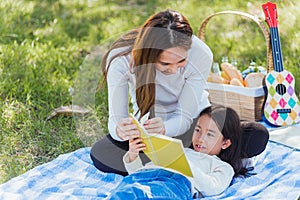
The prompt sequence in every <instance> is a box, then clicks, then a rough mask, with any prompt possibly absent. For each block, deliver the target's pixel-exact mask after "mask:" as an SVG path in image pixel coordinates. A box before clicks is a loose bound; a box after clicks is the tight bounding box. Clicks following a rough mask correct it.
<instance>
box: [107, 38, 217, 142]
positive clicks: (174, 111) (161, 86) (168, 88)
mask: <svg viewBox="0 0 300 200" xmlns="http://www.w3.org/2000/svg"><path fill="white" fill-rule="evenodd" d="M125 48H128V47H124V48H119V49H114V50H113V51H111V52H110V54H109V56H108V58H107V61H108V62H107V63H109V61H110V58H112V56H114V55H116V54H117V53H119V52H121V51H122V50H124V49H125ZM130 60H131V55H127V56H120V57H117V58H115V59H114V60H113V61H112V62H111V64H110V67H109V70H108V74H107V86H108V105H109V119H108V129H109V133H110V135H111V136H112V138H114V139H115V140H118V141H122V139H120V138H119V137H118V136H117V133H116V127H117V123H118V121H119V120H120V119H122V118H126V117H128V113H129V100H130V101H131V103H132V105H133V110H134V113H135V112H136V111H137V110H138V106H137V103H136V94H135V88H136V87H135V86H136V81H135V75H134V73H133V70H132V68H131V67H130ZM212 60H213V54H212V52H211V50H210V48H209V47H208V46H207V45H206V44H205V43H204V42H202V41H201V40H200V39H199V38H197V37H196V36H193V37H192V45H191V48H190V49H189V51H188V63H187V65H186V66H185V67H184V68H181V69H179V70H178V71H177V73H176V74H172V75H164V74H163V73H161V72H160V71H158V70H156V79H155V83H156V97H155V98H156V102H155V116H156V117H161V118H162V119H163V121H164V125H165V129H166V133H165V134H166V135H167V136H170V137H174V136H177V135H181V134H183V133H185V132H186V131H187V130H188V129H189V128H190V126H191V124H192V121H193V119H194V118H196V117H197V116H198V115H199V113H200V112H201V111H202V110H203V109H204V108H206V107H208V106H209V105H210V103H209V101H208V93H207V91H205V90H204V89H205V87H206V80H207V77H208V75H209V72H210V70H211V65H212Z"/></svg>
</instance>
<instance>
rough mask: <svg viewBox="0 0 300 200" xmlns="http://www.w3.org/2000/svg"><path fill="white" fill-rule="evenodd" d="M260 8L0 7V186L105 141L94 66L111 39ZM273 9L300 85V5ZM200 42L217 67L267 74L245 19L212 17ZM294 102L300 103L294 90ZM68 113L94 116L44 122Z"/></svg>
mask: <svg viewBox="0 0 300 200" xmlns="http://www.w3.org/2000/svg"><path fill="white" fill-rule="evenodd" d="M265 2H266V1H256V0H249V1H239V0H232V1H221V0H214V1H211V0H202V1H199V0H176V1H175V0H169V1H165V0H151V1H147V0H136V1H134V0H128V1H124V0H114V1H107V0H74V1H67V0H61V1H58V0H47V1H42V0H35V1H29V0H18V1H14V0H2V1H1V2H0V13H1V15H0V21H1V23H0V113H1V115H0V183H3V182H5V181H7V180H9V179H11V178H13V177H15V176H18V175H20V174H22V173H24V172H26V171H28V170H29V169H32V168H33V167H35V166H37V165H41V164H43V163H45V162H49V161H51V160H52V159H54V158H56V157H57V156H58V155H60V154H63V153H67V152H70V151H74V150H75V149H78V148H81V147H85V146H90V145H91V144H92V143H93V142H94V141H95V140H97V139H99V138H101V137H102V136H103V135H104V134H106V133H107V126H106V123H107V112H108V111H107V102H106V97H107V92H106V90H105V88H103V89H99V88H98V84H99V79H101V74H100V68H99V64H100V62H101V55H103V53H104V52H105V50H106V47H107V46H108V45H109V44H110V43H111V41H112V40H114V39H115V38H116V37H117V36H119V35H120V34H122V33H125V32H126V31H128V30H130V29H131V28H134V27H137V26H140V25H141V24H142V23H143V22H144V20H145V19H146V18H147V17H148V16H150V15H151V14H153V13H156V12H158V11H161V10H164V9H166V8H171V9H174V10H178V11H180V12H182V13H183V14H184V15H185V16H186V17H187V18H188V19H189V21H190V23H191V25H192V27H193V29H194V33H195V34H197V33H198V29H199V27H200V24H201V22H202V20H203V19H204V18H205V17H206V16H208V15H210V14H212V13H215V12H218V11H222V10H238V11H243V12H247V13H250V14H253V15H258V16H259V17H261V18H262V19H264V16H263V13H262V8H261V5H262V4H263V3H265ZM273 2H275V3H277V7H278V15H279V31H280V37H281V45H282V53H283V61H284V64H285V66H286V67H285V69H287V70H289V71H291V72H292V73H293V75H294V76H295V78H296V79H297V80H300V70H299V69H300V57H299V54H300V30H299V27H298V26H297V25H298V24H300V21H299V20H300V13H299V12H298V10H299V3H297V1H296V0H290V1H273ZM206 41H207V44H208V45H209V46H210V47H211V49H212V51H213V52H214V59H215V61H218V62H220V61H221V57H222V56H224V55H226V56H228V57H229V58H230V59H233V58H235V59H237V61H238V65H239V68H240V70H243V69H245V68H247V67H248V65H249V63H250V61H251V60H254V61H255V62H256V63H257V64H258V65H261V66H266V62H267V59H266V44H265V42H264V38H263V35H262V33H261V30H260V29H259V27H258V26H257V24H255V23H254V22H251V21H248V20H246V19H244V18H242V17H239V16H230V15H228V16H218V17H215V18H214V19H212V20H211V22H209V24H208V26H207V30H206ZM87 55H89V56H87ZM90 67H92V68H90ZM87 69H88V70H87ZM298 82H299V81H298ZM296 93H297V95H298V97H299V94H300V84H297V83H296ZM72 104H77V105H83V104H87V105H88V106H89V107H88V108H89V109H90V111H91V112H90V114H89V115H84V116H82V115H76V117H72V116H64V115H58V116H56V117H54V118H52V119H49V120H46V119H47V117H48V116H49V115H50V114H51V113H52V112H53V111H54V109H56V108H59V107H61V106H68V105H72Z"/></svg>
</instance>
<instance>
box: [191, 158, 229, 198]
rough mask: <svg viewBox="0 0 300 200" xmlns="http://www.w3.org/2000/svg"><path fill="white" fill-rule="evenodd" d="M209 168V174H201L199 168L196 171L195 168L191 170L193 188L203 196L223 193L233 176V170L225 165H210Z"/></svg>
mask: <svg viewBox="0 0 300 200" xmlns="http://www.w3.org/2000/svg"><path fill="white" fill-rule="evenodd" d="M221 162H222V161H221ZM198 165H201V163H198ZM211 167H212V169H211V171H210V172H209V173H205V172H203V170H201V169H199V167H198V169H197V167H196V169H193V175H194V179H193V184H194V187H195V188H196V189H197V190H198V191H200V192H201V193H202V194H203V195H204V196H211V195H217V194H220V193H222V192H224V190H225V189H227V188H228V187H229V185H230V183H231V181H232V178H233V176H234V171H233V168H232V167H231V166H230V165H229V164H227V163H224V164H220V165H218V166H215V165H214V164H212V165H211ZM194 168H195V167H194Z"/></svg>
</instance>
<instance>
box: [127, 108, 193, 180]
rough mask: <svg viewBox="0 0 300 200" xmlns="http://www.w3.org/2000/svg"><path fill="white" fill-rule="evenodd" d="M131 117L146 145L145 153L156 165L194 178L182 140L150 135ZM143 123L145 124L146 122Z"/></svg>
mask: <svg viewBox="0 0 300 200" xmlns="http://www.w3.org/2000/svg"><path fill="white" fill-rule="evenodd" d="M130 117H131V118H132V119H133V123H134V124H136V125H137V126H138V129H139V131H140V136H141V138H142V139H143V142H144V143H145V144H146V147H147V149H146V150H144V153H145V154H146V155H147V156H148V157H149V159H150V160H151V161H152V162H153V163H154V164H155V165H159V166H162V167H166V168H170V169H174V170H176V171H178V172H181V173H182V174H184V175H186V176H190V177H193V174H192V171H191V169H190V166H189V164H188V161H187V159H186V156H185V154H184V147H183V145H182V142H181V140H179V139H175V138H171V137H168V136H165V135H160V134H149V133H148V132H147V131H146V129H145V128H144V127H143V126H142V124H141V123H140V122H139V121H138V120H137V119H136V118H135V117H134V116H133V115H132V114H130ZM141 121H143V122H144V120H141Z"/></svg>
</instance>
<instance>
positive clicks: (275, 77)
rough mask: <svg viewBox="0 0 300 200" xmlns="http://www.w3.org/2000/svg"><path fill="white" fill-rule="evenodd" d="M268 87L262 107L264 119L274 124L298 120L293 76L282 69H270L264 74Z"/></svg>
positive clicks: (299, 106) (298, 105)
mask: <svg viewBox="0 0 300 200" xmlns="http://www.w3.org/2000/svg"><path fill="white" fill-rule="evenodd" d="M265 80H266V86H267V88H268V95H267V100H266V103H265V107H264V114H265V117H266V119H267V120H268V121H269V122H270V123H272V124H274V125H283V126H286V125H290V124H295V123H297V122H299V121H300V101H299V100H298V98H297V96H296V95H295V91H294V86H295V79H294V76H293V75H292V74H291V73H290V72H288V71H286V70H283V71H281V72H276V71H272V72H270V73H268V74H267V76H266V79H265Z"/></svg>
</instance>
